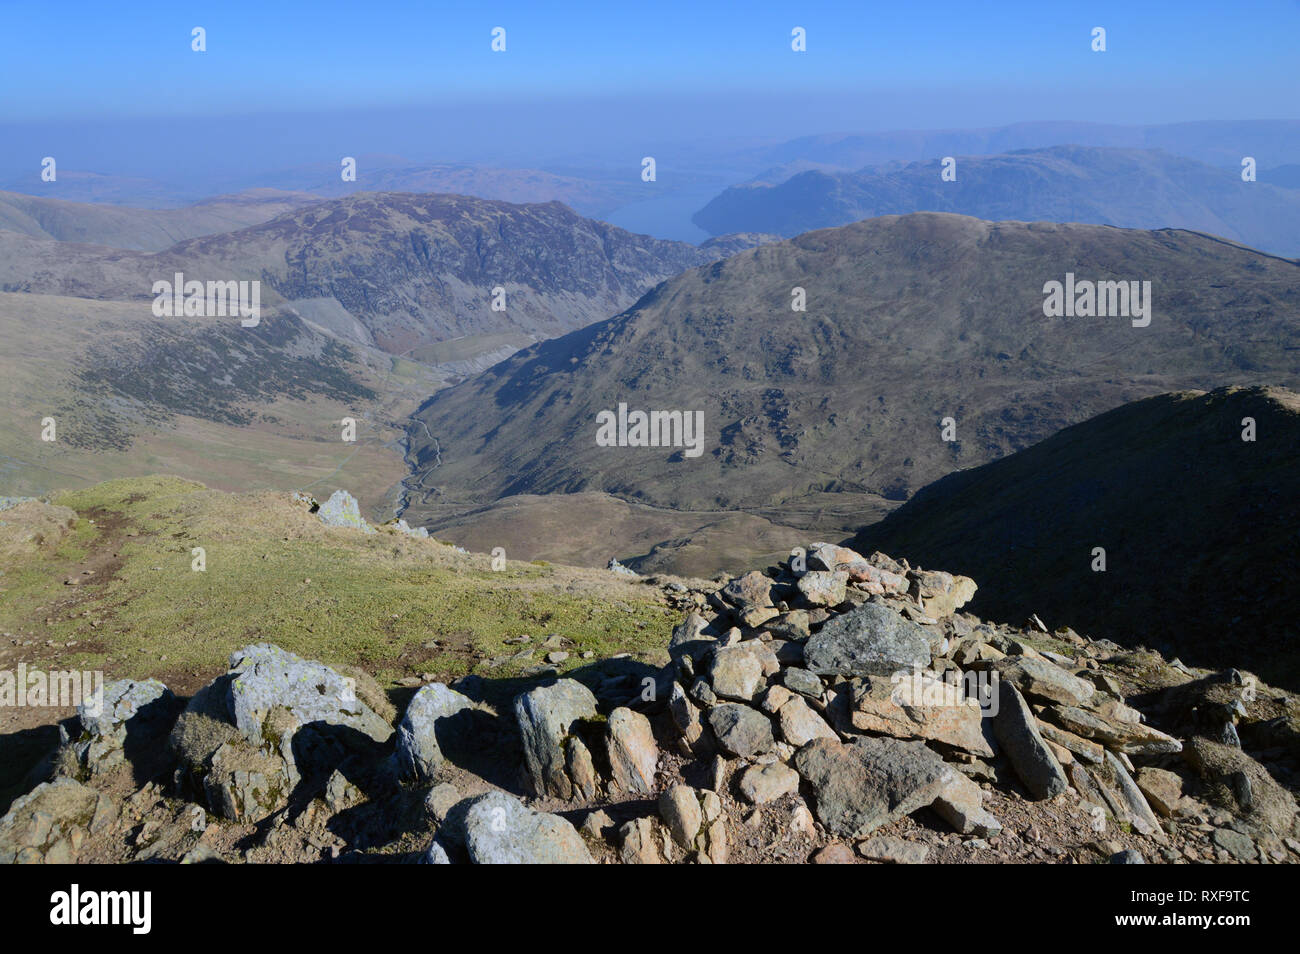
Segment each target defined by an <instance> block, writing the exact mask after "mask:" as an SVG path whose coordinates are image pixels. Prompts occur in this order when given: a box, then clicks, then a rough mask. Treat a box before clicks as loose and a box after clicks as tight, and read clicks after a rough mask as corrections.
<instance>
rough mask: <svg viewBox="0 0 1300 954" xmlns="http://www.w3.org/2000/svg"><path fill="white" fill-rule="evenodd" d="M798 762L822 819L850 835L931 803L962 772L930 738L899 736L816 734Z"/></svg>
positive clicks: (834, 830)
mask: <svg viewBox="0 0 1300 954" xmlns="http://www.w3.org/2000/svg"><path fill="white" fill-rule="evenodd" d="M794 764H795V768H796V769H798V771H799V774H800V775H801V776H802V777H803V778H804V780H805V781H807V782H808V784H809V785H810V786H812V789H813V795H814V801H815V811H816V813H817V819H818V820H819V821H820V822H821V823H822V824H823V825H824V826H825V827H826V829H827V831H829V832H831V833H832V834H835V835H840V836H843V837H846V838H863V837H865V836H866V835H869V834H870V833H871V832H873V831H875V830H876V829H877V828H879V827H881V826H882V825H887V824H889V823H890V822H892V821H895V820H897V819H899V818H902V817H903V816H904V815H910V814H911V813H912V812H914V811H916V810H917V809H918V808H925V807H926V806H927V805H929V804H931V803H932V802H933V801H934V800H935V799H936V798H938V797H939V796H940V795H941V794H943V792H944V791H945V790H946V789H947V787H948V786H950V785H952V784H953V780H954V777H955V775H956V773H955V771H954V770H953V769H952V768H951V767H950V766H948V765H947V764H946V763H945V762H944V761H943V759H942V758H940V757H939V755H938V754H937V753H936V752H934V751H933V750H931V749H929V748H927V747H926V745H925V743H924V742H903V741H899V740H897V739H875V738H867V737H863V738H859V739H854V740H853V741H852V742H849V743H841V742H833V741H831V740H830V739H816V740H814V741H812V742H809V743H808V744H807V745H805V746H804V747H803V748H802V749H800V750H799V751H798V752H797V753H795V757H794Z"/></svg>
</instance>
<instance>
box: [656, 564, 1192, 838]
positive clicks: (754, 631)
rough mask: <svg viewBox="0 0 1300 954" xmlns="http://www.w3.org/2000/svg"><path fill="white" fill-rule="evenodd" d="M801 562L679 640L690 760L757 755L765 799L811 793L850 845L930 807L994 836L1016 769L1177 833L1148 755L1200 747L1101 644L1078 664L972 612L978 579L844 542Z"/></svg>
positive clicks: (717, 601)
mask: <svg viewBox="0 0 1300 954" xmlns="http://www.w3.org/2000/svg"><path fill="white" fill-rule="evenodd" d="M801 556H802V558H798V557H796V558H795V559H793V560H792V561H791V562H790V563H788V564H786V565H784V566H782V567H780V568H774V569H773V570H772V571H769V572H768V573H761V572H752V573H747V574H745V575H744V576H741V577H739V578H737V579H734V580H732V581H730V582H729V583H727V584H726V585H725V586H723V587H722V588H721V589H719V590H718V591H717V593H716V594H713V596H712V597H711V600H710V602H711V605H710V607H709V609H708V610H707V611H705V612H700V613H692V614H690V615H689V616H688V617H687V618H686V620H685V621H684V622H683V623H682V624H681V625H680V626H678V627H677V628H676V629H675V630H674V632H673V635H672V639H671V642H670V645H669V651H670V653H671V655H672V659H673V665H674V666H675V670H676V680H675V682H674V684H673V686H672V689H671V697H670V699H669V710H670V712H671V715H672V719H673V723H674V725H675V727H676V729H677V731H678V733H679V735H680V741H679V745H680V748H681V750H682V752H683V753H685V754H688V755H689V756H691V757H709V756H713V755H720V756H721V757H723V758H725V759H728V760H740V762H741V763H743V765H742V766H741V768H740V771H741V773H742V774H741V777H740V790H741V792H742V794H743V795H744V796H745V797H746V798H747V799H748V800H750V801H752V802H755V803H762V802H764V801H767V800H771V799H773V798H777V797H780V796H782V795H784V794H787V793H789V792H793V791H796V790H798V789H800V788H801V787H802V788H803V789H804V790H805V791H807V792H809V793H810V794H811V796H812V803H813V808H814V811H815V813H816V817H817V820H818V821H819V822H820V823H821V824H822V826H823V827H824V828H825V829H826V830H827V831H828V832H830V833H832V834H834V835H836V836H841V837H845V838H852V839H859V838H865V837H866V836H868V835H869V834H870V833H871V832H873V831H874V830H875V829H877V828H880V827H882V826H884V825H888V824H890V823H891V822H893V821H896V820H897V819H899V818H901V817H902V816H904V815H908V814H911V813H912V812H915V811H916V810H917V809H919V808H923V807H927V806H928V807H931V808H932V809H933V810H934V811H936V812H937V813H938V814H939V815H940V816H942V817H943V818H944V819H945V820H946V821H947V822H948V823H949V824H950V825H951V826H952V827H953V828H954V829H956V830H957V831H959V832H962V833H964V834H973V835H978V836H990V835H993V834H995V833H996V832H998V831H999V830H1000V828H1001V826H1000V824H999V822H998V820H997V819H996V818H994V817H993V816H992V815H991V814H990V813H989V812H988V811H986V810H985V809H984V807H983V804H982V795H983V793H982V790H981V788H980V786H979V784H978V782H981V781H984V782H991V781H997V782H1003V781H1008V780H1007V779H1005V778H1003V776H1004V775H1005V774H1006V771H1007V769H1010V771H1011V772H1012V773H1014V775H1015V777H1016V778H1017V779H1018V781H1019V783H1020V784H1021V785H1022V786H1023V788H1024V790H1025V791H1027V793H1028V794H1029V795H1030V797H1031V798H1034V799H1048V798H1052V797H1054V796H1057V795H1059V794H1061V793H1062V792H1064V791H1065V790H1066V789H1067V788H1074V789H1075V790H1076V791H1077V792H1078V793H1079V795H1080V796H1082V798H1083V800H1084V802H1085V807H1087V808H1091V809H1095V810H1096V811H1097V812H1105V813H1109V814H1110V815H1111V816H1113V817H1114V818H1115V819H1116V820H1118V821H1120V822H1122V823H1127V824H1129V825H1131V826H1132V827H1133V828H1134V829H1136V830H1137V831H1140V832H1142V833H1144V834H1148V835H1151V836H1152V837H1155V838H1159V837H1161V835H1162V830H1161V827H1160V823H1159V821H1158V819H1157V817H1156V813H1155V812H1154V811H1153V810H1152V808H1151V804H1150V801H1149V799H1148V795H1147V794H1145V793H1144V783H1146V782H1147V781H1150V782H1151V784H1150V785H1149V786H1147V787H1148V788H1159V782H1160V781H1161V780H1160V777H1159V776H1158V775H1155V774H1151V773H1147V774H1143V773H1139V772H1137V770H1136V768H1135V766H1134V763H1133V759H1135V758H1136V759H1141V758H1147V757H1152V756H1163V755H1168V754H1171V753H1177V752H1180V751H1181V750H1182V744H1181V743H1180V742H1179V741H1178V740H1177V739H1176V738H1173V737H1171V736H1169V735H1167V734H1165V733H1163V732H1161V731H1159V730H1157V729H1155V728H1152V727H1151V726H1149V725H1147V724H1146V723H1145V721H1144V718H1143V716H1142V714H1141V713H1139V712H1138V711H1137V710H1136V709H1133V708H1131V707H1130V706H1128V705H1126V704H1125V701H1124V699H1123V698H1122V697H1121V696H1120V694H1119V692H1118V687H1117V685H1116V684H1115V683H1114V681H1113V680H1112V679H1111V678H1110V677H1108V676H1103V675H1101V674H1100V673H1099V672H1098V671H1097V670H1098V666H1097V663H1096V662H1095V660H1093V659H1092V658H1091V657H1090V656H1089V655H1088V654H1087V653H1086V652H1084V651H1082V647H1083V646H1084V645H1085V643H1086V641H1084V640H1082V639H1080V638H1078V637H1073V639H1074V641H1075V642H1076V643H1077V644H1078V645H1079V647H1080V649H1081V651H1080V652H1079V653H1078V654H1077V655H1075V656H1067V655H1064V654H1058V653H1054V652H1039V651H1036V650H1034V649H1033V648H1031V647H1030V646H1029V645H1027V644H1026V643H1024V642H1022V641H1020V640H1017V639H1014V638H1010V637H1008V636H1007V635H1005V634H1004V633H1003V632H1002V631H1000V630H998V629H997V628H995V627H992V626H989V625H987V624H983V623H980V622H979V621H977V620H973V619H972V618H970V617H967V616H965V615H963V614H958V613H957V610H959V609H960V608H961V607H962V606H963V605H964V604H965V603H966V602H967V601H968V600H969V599H970V598H971V597H972V596H973V595H974V593H975V588H976V587H975V583H974V582H973V581H972V580H970V579H968V578H967V577H963V576H954V575H951V574H948V573H944V572H938V571H927V570H922V569H919V568H912V567H909V566H908V565H907V564H906V563H899V562H896V561H894V560H892V559H890V558H889V557H887V556H885V555H883V554H880V553H873V554H871V555H870V556H869V557H864V556H862V555H861V554H858V553H855V552H853V551H852V550H849V549H846V548H844V547H839V546H834V545H832V544H827V543H815V544H813V545H811V546H810V547H809V548H808V549H807V551H806V554H805V555H801ZM1069 635H1070V636H1072V635H1073V634H1069ZM1135 776H1136V778H1135ZM1156 801H1157V804H1162V805H1163V803H1162V802H1161V801H1160V799H1159V798H1158V797H1157V798H1156Z"/></svg>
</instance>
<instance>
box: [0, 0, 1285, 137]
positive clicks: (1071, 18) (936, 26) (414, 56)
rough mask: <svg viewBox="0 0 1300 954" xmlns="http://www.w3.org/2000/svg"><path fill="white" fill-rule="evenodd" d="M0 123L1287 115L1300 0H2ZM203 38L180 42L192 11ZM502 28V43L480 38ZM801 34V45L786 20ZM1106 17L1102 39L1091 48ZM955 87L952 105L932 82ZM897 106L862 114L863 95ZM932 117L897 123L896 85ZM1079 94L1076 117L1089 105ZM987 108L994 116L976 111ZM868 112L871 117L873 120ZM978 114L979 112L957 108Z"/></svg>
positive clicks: (922, 122)
mask: <svg viewBox="0 0 1300 954" xmlns="http://www.w3.org/2000/svg"><path fill="white" fill-rule="evenodd" d="M0 24H2V26H3V30H2V31H0V63H2V64H3V66H0V69H2V70H3V77H2V78H3V80H4V82H3V83H2V84H0V121H27V120H60V119H81V118H89V117H97V118H114V117H151V116H157V117H168V116H204V115H223V114H226V115H229V114H247V113H256V112H261V113H266V112H276V111H279V110H290V111H292V110H320V111H329V110H332V109H339V108H346V107H357V106H365V107H375V106H380V107H382V106H394V107H395V106H416V105H424V104H428V105H439V104H443V105H445V104H457V105H462V106H463V105H468V104H475V103H482V104H493V103H526V102H530V101H541V102H547V103H552V104H553V103H556V102H560V101H564V100H570V101H578V100H582V99H585V98H590V97H593V96H596V97H603V98H619V97H629V98H630V99H637V100H648V101H654V100H656V99H659V100H669V99H672V98H674V97H675V96H676V97H681V96H683V95H689V94H690V93H692V92H695V91H700V90H707V91H708V92H709V93H710V94H713V95H716V94H727V93H735V94H736V95H737V96H738V97H740V98H742V99H745V100H747V101H748V102H749V103H751V104H753V103H757V102H759V101H760V100H762V99H763V98H764V97H770V98H773V99H772V101H773V102H774V103H776V104H778V105H784V106H785V108H791V107H790V104H796V105H797V104H798V102H799V101H800V98H801V97H803V98H807V97H812V96H818V95H833V96H837V97H841V98H842V97H844V96H846V95H850V94H860V95H861V97H862V100H863V108H862V109H861V110H860V111H859V112H860V113H861V115H860V116H858V117H854V118H855V121H854V122H852V123H846V126H848V127H852V128H870V126H876V127H877V128H884V127H886V126H895V127H896V126H899V125H911V126H926V127H934V126H936V125H941V124H944V123H951V122H952V121H953V120H956V119H960V117H961V116H963V115H966V116H969V115H971V108H972V107H975V108H976V112H977V113H979V115H978V116H977V117H975V118H976V119H977V121H979V122H984V121H989V122H1008V121H1016V120H1019V119H1038V118H1072V119H1092V120H1096V121H1112V122H1162V121H1176V120H1182V119H1204V118H1224V117H1231V118H1249V117H1255V118H1264V117H1269V118H1289V117H1293V116H1295V115H1296V112H1297V110H1296V105H1295V104H1296V103H1297V102H1298V101H1300V95H1297V93H1298V92H1300V84H1298V83H1297V72H1298V70H1297V61H1298V59H1300V57H1297V53H1296V43H1297V39H1298V38H1300V3H1297V2H1296V0H1273V2H1243V3H1234V4H1222V3H1201V2H1182V3H1165V2H1159V3H1133V2H1127V3H1056V2H1044V0H1035V2H1006V3H997V4H981V3H970V2H966V3H942V2H940V3H934V2H929V3H912V2H904V3H898V2H892V3H872V2H864V0H859V2H845V3H829V2H828V3H815V2H813V3H807V2H798V3H769V2H754V3H707V2H701V0H697V2H683V3H679V2H642V3H637V2H626V3H622V2H620V3H613V2H608V0H607V2H602V3H545V2H531V3H470V4H447V3H435V2H422V3H381V2H373V3H364V2H352V3H342V2H314V3H293V2H276V0H262V2H256V3H252V2H245V0H220V2H214V3H184V2H176V0H169V2H135V3H132V2H123V3H104V2H102V0H97V2H94V3H88V2H71V3H58V4H49V3H39V2H6V3H4V4H3V5H2V6H0ZM194 26H202V27H204V28H205V29H206V30H207V40H208V50H207V52H206V53H202V54H200V53H194V52H192V51H191V50H190V30H191V28H192V27H194ZM495 26H502V27H504V28H505V29H506V31H507V51H506V52H505V53H503V54H494V53H492V52H491V50H490V49H489V43H490V30H491V29H492V28H493V27H495ZM794 26H802V27H805V28H806V29H807V31H808V52H807V53H804V54H795V53H793V52H792V51H791V50H790V30H791V28H792V27H794ZM1094 26H1104V27H1105V28H1106V29H1107V32H1108V36H1107V39H1108V51H1107V52H1106V53H1105V54H1094V53H1093V52H1092V51H1091V50H1090V49H1089V31H1090V30H1091V29H1092V27H1094ZM945 96H947V97H948V98H949V101H950V102H951V103H952V104H953V105H952V108H951V109H950V110H948V111H947V113H948V115H943V114H944V112H945V111H944V110H943V108H942V106H943V102H944V97H945ZM870 98H875V99H877V100H880V101H888V102H889V103H891V104H893V105H892V106H891V107H890V108H888V109H882V110H878V111H874V112H873V110H872V109H871V108H870V104H869V102H867V100H869V99H870ZM909 102H914V103H916V104H918V108H921V107H922V104H924V108H926V109H928V110H930V115H928V116H926V117H918V120H919V121H917V122H914V123H905V122H899V120H900V119H903V118H905V115H906V114H905V111H903V110H900V109H898V108H897V105H898V104H899V103H902V104H903V105H906V104H907V103H909ZM1083 113H1087V114H1088V115H1082V114H1083ZM985 114H987V117H986V116H985ZM873 119H874V120H875V121H874V122H873V121H872V120H873ZM963 125H970V123H963Z"/></svg>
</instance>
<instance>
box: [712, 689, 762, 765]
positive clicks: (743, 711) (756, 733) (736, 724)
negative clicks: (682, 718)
mask: <svg viewBox="0 0 1300 954" xmlns="http://www.w3.org/2000/svg"><path fill="white" fill-rule="evenodd" d="M705 719H706V720H707V721H708V723H709V728H711V729H712V730H713V736H714V738H715V739H717V741H718V745H719V746H720V747H721V748H722V750H723V751H724V752H726V753H727V754H728V755H734V756H740V757H742V758H752V757H753V756H755V755H763V754H765V753H767V752H771V751H773V750H774V749H775V748H776V737H775V736H774V735H773V734H772V722H771V720H770V719H768V717H767V716H765V715H763V713H761V712H757V711H755V710H754V709H751V708H749V706H742V705H740V704H739V703H736V702H728V703H724V704H723V705H720V706H714V707H713V708H712V709H709V710H708V712H707V713H706V714H705Z"/></svg>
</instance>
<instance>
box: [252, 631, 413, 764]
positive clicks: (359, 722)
mask: <svg viewBox="0 0 1300 954" xmlns="http://www.w3.org/2000/svg"><path fill="white" fill-rule="evenodd" d="M230 673H231V674H232V675H233V677H234V678H233V679H231V681H230V683H229V707H230V715H231V718H232V719H233V721H234V724H235V727H236V728H237V729H239V731H240V732H241V733H243V735H244V737H245V738H246V739H248V740H249V741H250V742H252V743H254V744H260V743H261V742H262V741H263V740H264V739H265V738H266V718H267V714H268V713H269V712H270V711H271V710H272V709H276V708H281V709H285V710H287V711H288V712H289V714H290V715H291V717H292V721H293V722H294V723H295V724H296V726H304V725H309V724H312V723H324V724H326V725H334V726H341V727H345V728H349V729H355V730H356V731H358V732H360V733H361V734H362V735H366V736H369V737H370V738H371V739H374V740H375V741H376V742H386V741H388V739H389V738H390V737H391V736H392V734H393V727H392V726H391V725H389V724H388V723H387V722H385V721H384V720H383V719H381V718H380V717H379V716H378V715H377V714H376V713H375V712H374V711H373V710H372V709H371V708H370V707H369V706H368V705H366V704H365V703H364V702H362V701H361V699H360V698H359V697H358V696H357V692H356V685H355V683H354V682H352V681H351V680H349V679H347V678H346V677H344V676H342V675H340V674H339V673H338V672H336V671H335V670H333V669H331V668H330V667H329V666H326V665H325V664H324V663H319V662H316V661H315V660H307V659H303V658H302V657H300V656H296V655H294V654H293V653H291V652H287V651H286V650H283V649H281V648H280V647H278V646H273V645H271V644H269V643H258V644H257V645H254V646H246V647H244V648H243V649H239V650H236V651H235V652H234V653H232V654H231V656H230Z"/></svg>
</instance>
